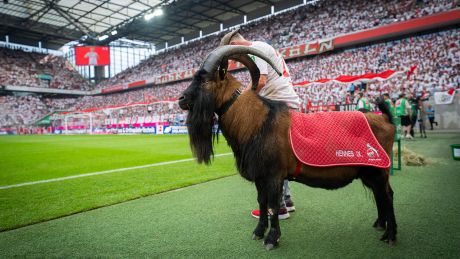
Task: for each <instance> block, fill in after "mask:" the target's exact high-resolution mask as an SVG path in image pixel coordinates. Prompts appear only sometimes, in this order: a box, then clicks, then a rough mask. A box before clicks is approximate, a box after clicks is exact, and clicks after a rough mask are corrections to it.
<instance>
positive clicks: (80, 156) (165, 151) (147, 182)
mask: <svg viewBox="0 0 460 259" xmlns="http://www.w3.org/2000/svg"><path fill="white" fill-rule="evenodd" d="M229 152H230V150H229V148H228V147H227V145H226V144H225V141H224V142H223V143H221V144H219V145H218V146H217V148H216V153H217V154H219V153H220V154H222V153H229ZM0 154H1V155H0V165H1V169H0V186H8V185H14V184H18V183H23V182H34V181H41V180H48V179H54V178H60V177H67V176H73V175H79V174H85V173H92V172H100V171H105V170H113V169H119V168H127V167H133V166H141V165H146V164H154V163H159V162H165V161H175V160H182V159H186V158H191V157H192V154H191V151H190V148H189V145H188V136H185V135H164V136H154V135H129V136H122V135H119V136H107V135H104V136H102V135H101V136H4V137H0ZM231 161H233V158H232V156H231V155H227V156H222V157H218V158H216V161H215V166H213V167H210V168H206V167H205V166H199V165H197V164H196V163H195V162H194V161H189V162H182V163H176V164H171V165H165V166H161V167H149V168H144V169H136V170H129V171H123V172H114V173H109V174H103V175H97V176H91V177H83V178H77V179H71V180H65V181H58V182H50V183H41V184H35V185H29V186H23V187H18V188H11V189H4V190H1V189H0V197H1V204H0V230H5V229H10V228H15V227H18V226H23V225H28V224H31V223H35V222H39V221H43V220H48V219H52V218H56V217H60V216H64V215H69V214H73V213H76V212H81V211H85V210H89V209H93V208H97V207H101V206H106V205H110V204H114V203H118V202H122V201H126V200H130V199H134V198H138V197H142V196H146V195H150V194H154V193H158V192H162V191H166V190H171V189H176V188H180V187H184V186H188V185H191V184H196V183H200V182H203V181H208V180H211V179H216V178H220V177H223V176H228V175H231V174H234V173H235V169H234V166H233V163H232V162H231Z"/></svg>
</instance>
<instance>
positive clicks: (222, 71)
mask: <svg viewBox="0 0 460 259" xmlns="http://www.w3.org/2000/svg"><path fill="white" fill-rule="evenodd" d="M226 75H227V68H222V67H221V68H219V78H220V80H224V78H225V76H226Z"/></svg>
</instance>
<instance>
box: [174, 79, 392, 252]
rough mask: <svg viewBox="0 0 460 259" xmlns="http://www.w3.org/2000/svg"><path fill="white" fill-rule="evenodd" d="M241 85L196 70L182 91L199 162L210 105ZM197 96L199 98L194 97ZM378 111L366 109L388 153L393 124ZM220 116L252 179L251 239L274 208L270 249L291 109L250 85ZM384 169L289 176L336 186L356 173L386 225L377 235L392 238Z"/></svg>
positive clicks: (289, 161)
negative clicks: (255, 218)
mask: <svg viewBox="0 0 460 259" xmlns="http://www.w3.org/2000/svg"><path fill="white" fill-rule="evenodd" d="M206 76H207V77H208V79H206V78H205V77H206ZM240 87H241V84H240V83H239V82H238V81H237V80H236V79H235V78H234V77H233V76H232V75H230V74H227V75H226V76H225V78H224V79H223V80H220V79H219V77H218V76H215V75H206V73H205V72H203V71H198V72H197V74H196V75H195V77H194V80H193V82H192V84H191V85H190V86H189V87H188V88H187V90H186V91H184V94H183V97H181V99H180V102H179V105H180V106H181V108H183V109H189V108H190V109H189V115H188V128H189V130H190V140H191V146H192V150H194V153H195V155H196V156H197V158H198V161H199V162H203V161H204V162H206V163H207V162H209V161H210V156H211V155H212V151H209V148H210V146H209V145H212V144H211V143H212V141H211V139H210V138H211V137H210V134H205V135H203V133H202V132H200V130H202V128H203V126H202V125H206V127H205V128H209V123H210V121H211V116H213V114H212V113H211V111H215V110H216V109H218V108H220V107H222V105H223V104H224V103H225V102H227V101H228V100H229V99H230V98H231V96H232V94H233V93H234V92H235V90H237V89H238V88H240ZM197 96H200V98H196V97H197ZM203 96H207V97H208V98H203ZM210 96H212V98H209V97H210ZM198 102H201V103H198ZM204 102H207V103H204ZM379 107H382V106H381V105H379ZM382 109H384V108H382ZM383 112H384V113H385V116H380V115H375V114H372V113H366V118H367V120H368V122H369V124H370V125H371V129H372V131H373V132H374V134H375V136H376V138H377V140H378V141H379V143H380V144H381V145H382V147H383V148H384V149H385V151H386V152H387V154H390V152H391V149H392V143H393V136H394V132H395V127H394V125H392V124H391V123H390V121H389V118H388V116H389V113H388V111H383ZM206 116H208V117H209V118H207V117H206ZM219 122H220V127H221V129H222V133H223V135H224V136H225V138H226V139H227V141H228V143H229V145H230V146H231V148H232V150H233V152H234V155H235V158H236V164H237V167H238V171H239V172H240V174H241V176H243V177H244V178H246V179H247V180H249V181H253V182H255V185H256V187H257V191H258V198H257V199H258V202H259V206H260V211H261V212H262V213H261V216H260V219H259V223H258V225H257V227H256V229H255V230H254V232H253V238H254V239H260V238H263V237H264V235H265V231H266V229H267V228H268V226H269V224H268V216H267V215H266V214H265V213H263V212H264V211H268V209H269V208H270V211H271V212H272V213H273V216H272V217H271V219H270V230H269V233H268V235H267V236H266V238H265V245H266V248H267V249H271V248H273V247H274V246H276V245H277V244H278V241H279V238H280V236H281V230H280V227H279V222H278V210H279V203H280V198H281V193H282V182H283V180H284V179H291V180H294V179H292V176H293V173H294V170H295V167H296V163H297V160H296V158H295V156H294V154H293V151H292V149H291V145H290V139H289V127H290V111H289V109H288V107H287V106H286V104H284V103H282V102H277V101H272V100H268V99H265V98H263V97H260V96H258V95H257V94H256V93H254V92H253V91H246V92H244V93H243V94H241V95H240V96H239V97H238V98H237V99H236V100H235V102H234V103H233V105H231V106H230V108H229V109H228V110H227V111H226V113H225V114H223V115H222V116H221V118H220V119H219ZM195 127H196V128H198V129H196V128H195ZM194 128H195V129H194ZM194 135H198V136H199V137H197V136H194ZM203 150H204V151H203ZM388 175H389V174H388V170H383V169H379V168H372V167H360V166H355V167H352V166H335V167H327V168H317V167H311V166H306V165H304V166H302V168H301V172H300V174H299V175H298V177H297V178H296V179H295V180H294V181H297V182H301V183H304V184H306V185H309V186H313V187H320V188H325V189H336V188H341V187H343V186H345V185H347V184H349V183H350V182H352V181H353V180H354V179H357V178H360V179H361V180H362V181H363V183H364V185H365V186H367V187H369V188H371V189H372V191H373V193H374V196H375V200H376V203H377V209H378V217H377V220H376V221H375V223H374V227H377V228H383V229H385V234H384V235H383V236H382V240H385V241H388V242H389V243H391V244H393V243H394V242H395V240H396V219H395V216H394V211H393V191H392V190H391V187H390V184H389V181H388V180H389V179H388Z"/></svg>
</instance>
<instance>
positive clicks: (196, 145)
mask: <svg viewBox="0 0 460 259" xmlns="http://www.w3.org/2000/svg"><path fill="white" fill-rule="evenodd" d="M197 95H198V96H197V98H196V99H195V101H194V104H193V107H192V108H191V109H190V110H189V112H188V115H187V129H188V134H189V138H190V147H191V149H192V153H193V155H194V156H195V157H196V158H197V161H198V163H200V164H201V163H203V162H204V163H205V164H210V163H211V156H212V157H214V150H213V132H212V128H213V125H214V116H215V115H214V108H215V103H214V99H213V98H212V95H211V94H210V93H207V92H204V91H200V92H199V93H197Z"/></svg>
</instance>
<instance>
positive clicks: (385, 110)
mask: <svg viewBox="0 0 460 259" xmlns="http://www.w3.org/2000/svg"><path fill="white" fill-rule="evenodd" d="M376 103H377V107H379V110H380V111H381V112H382V113H383V114H385V115H386V116H387V118H388V121H390V123H391V124H393V125H394V123H393V115H391V112H390V108H389V107H388V106H387V105H386V104H385V101H384V100H383V98H380V97H379V98H377V100H376Z"/></svg>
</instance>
